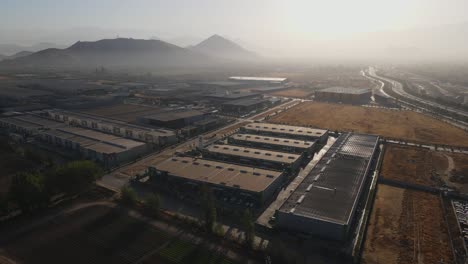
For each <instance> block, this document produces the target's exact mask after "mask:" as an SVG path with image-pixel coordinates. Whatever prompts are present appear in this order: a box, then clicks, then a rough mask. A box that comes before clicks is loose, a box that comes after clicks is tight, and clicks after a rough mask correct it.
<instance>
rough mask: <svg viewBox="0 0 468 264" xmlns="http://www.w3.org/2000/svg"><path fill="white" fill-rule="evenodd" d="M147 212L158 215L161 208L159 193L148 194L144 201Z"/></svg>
mask: <svg viewBox="0 0 468 264" xmlns="http://www.w3.org/2000/svg"><path fill="white" fill-rule="evenodd" d="M143 205H144V209H145V213H146V214H148V215H150V216H158V215H159V210H160V209H161V199H160V198H159V195H157V194H153V193H151V194H148V195H147V196H146V197H145V199H144V202H143Z"/></svg>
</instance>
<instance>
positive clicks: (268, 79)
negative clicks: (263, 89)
mask: <svg viewBox="0 0 468 264" xmlns="http://www.w3.org/2000/svg"><path fill="white" fill-rule="evenodd" d="M229 80H235V81H263V82H284V81H286V80H287V78H277V77H251V76H232V77H229Z"/></svg>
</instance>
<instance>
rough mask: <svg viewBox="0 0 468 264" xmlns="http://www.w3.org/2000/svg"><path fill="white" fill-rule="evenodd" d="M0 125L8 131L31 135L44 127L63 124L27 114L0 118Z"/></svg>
mask: <svg viewBox="0 0 468 264" xmlns="http://www.w3.org/2000/svg"><path fill="white" fill-rule="evenodd" d="M0 126H1V127H3V128H4V129H7V130H8V131H10V132H14V133H18V134H22V135H26V136H32V135H35V134H38V133H39V132H40V131H42V130H44V129H50V128H57V127H62V126H64V124H62V123H59V122H55V121H54V120H50V119H47V118H42V117H39V116H35V115H31V114H27V115H17V116H11V117H4V118H0Z"/></svg>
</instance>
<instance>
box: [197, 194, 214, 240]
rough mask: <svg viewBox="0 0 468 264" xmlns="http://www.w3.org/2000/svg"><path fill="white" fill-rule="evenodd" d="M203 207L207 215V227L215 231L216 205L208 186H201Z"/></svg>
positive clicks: (208, 229)
mask: <svg viewBox="0 0 468 264" xmlns="http://www.w3.org/2000/svg"><path fill="white" fill-rule="evenodd" d="M200 191H201V196H202V208H203V212H204V215H205V228H206V230H207V231H208V232H213V227H214V225H215V223H216V215H217V213H216V206H215V201H214V197H213V193H212V191H211V189H209V188H208V187H206V186H202V188H201V190H200Z"/></svg>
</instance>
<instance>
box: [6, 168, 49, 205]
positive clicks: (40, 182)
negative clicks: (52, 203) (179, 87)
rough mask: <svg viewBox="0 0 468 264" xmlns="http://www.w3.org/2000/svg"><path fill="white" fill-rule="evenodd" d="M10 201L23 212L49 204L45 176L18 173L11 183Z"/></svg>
mask: <svg viewBox="0 0 468 264" xmlns="http://www.w3.org/2000/svg"><path fill="white" fill-rule="evenodd" d="M8 195H9V199H10V201H12V202H13V203H15V204H17V205H18V207H19V208H20V209H21V211H23V212H30V211H33V210H36V209H38V208H41V207H44V206H46V205H47V204H48V196H47V194H46V192H45V188H44V176H43V175H42V174H38V173H18V174H16V175H15V176H14V177H13V179H12V182H11V186H10V189H9V193H8Z"/></svg>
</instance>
